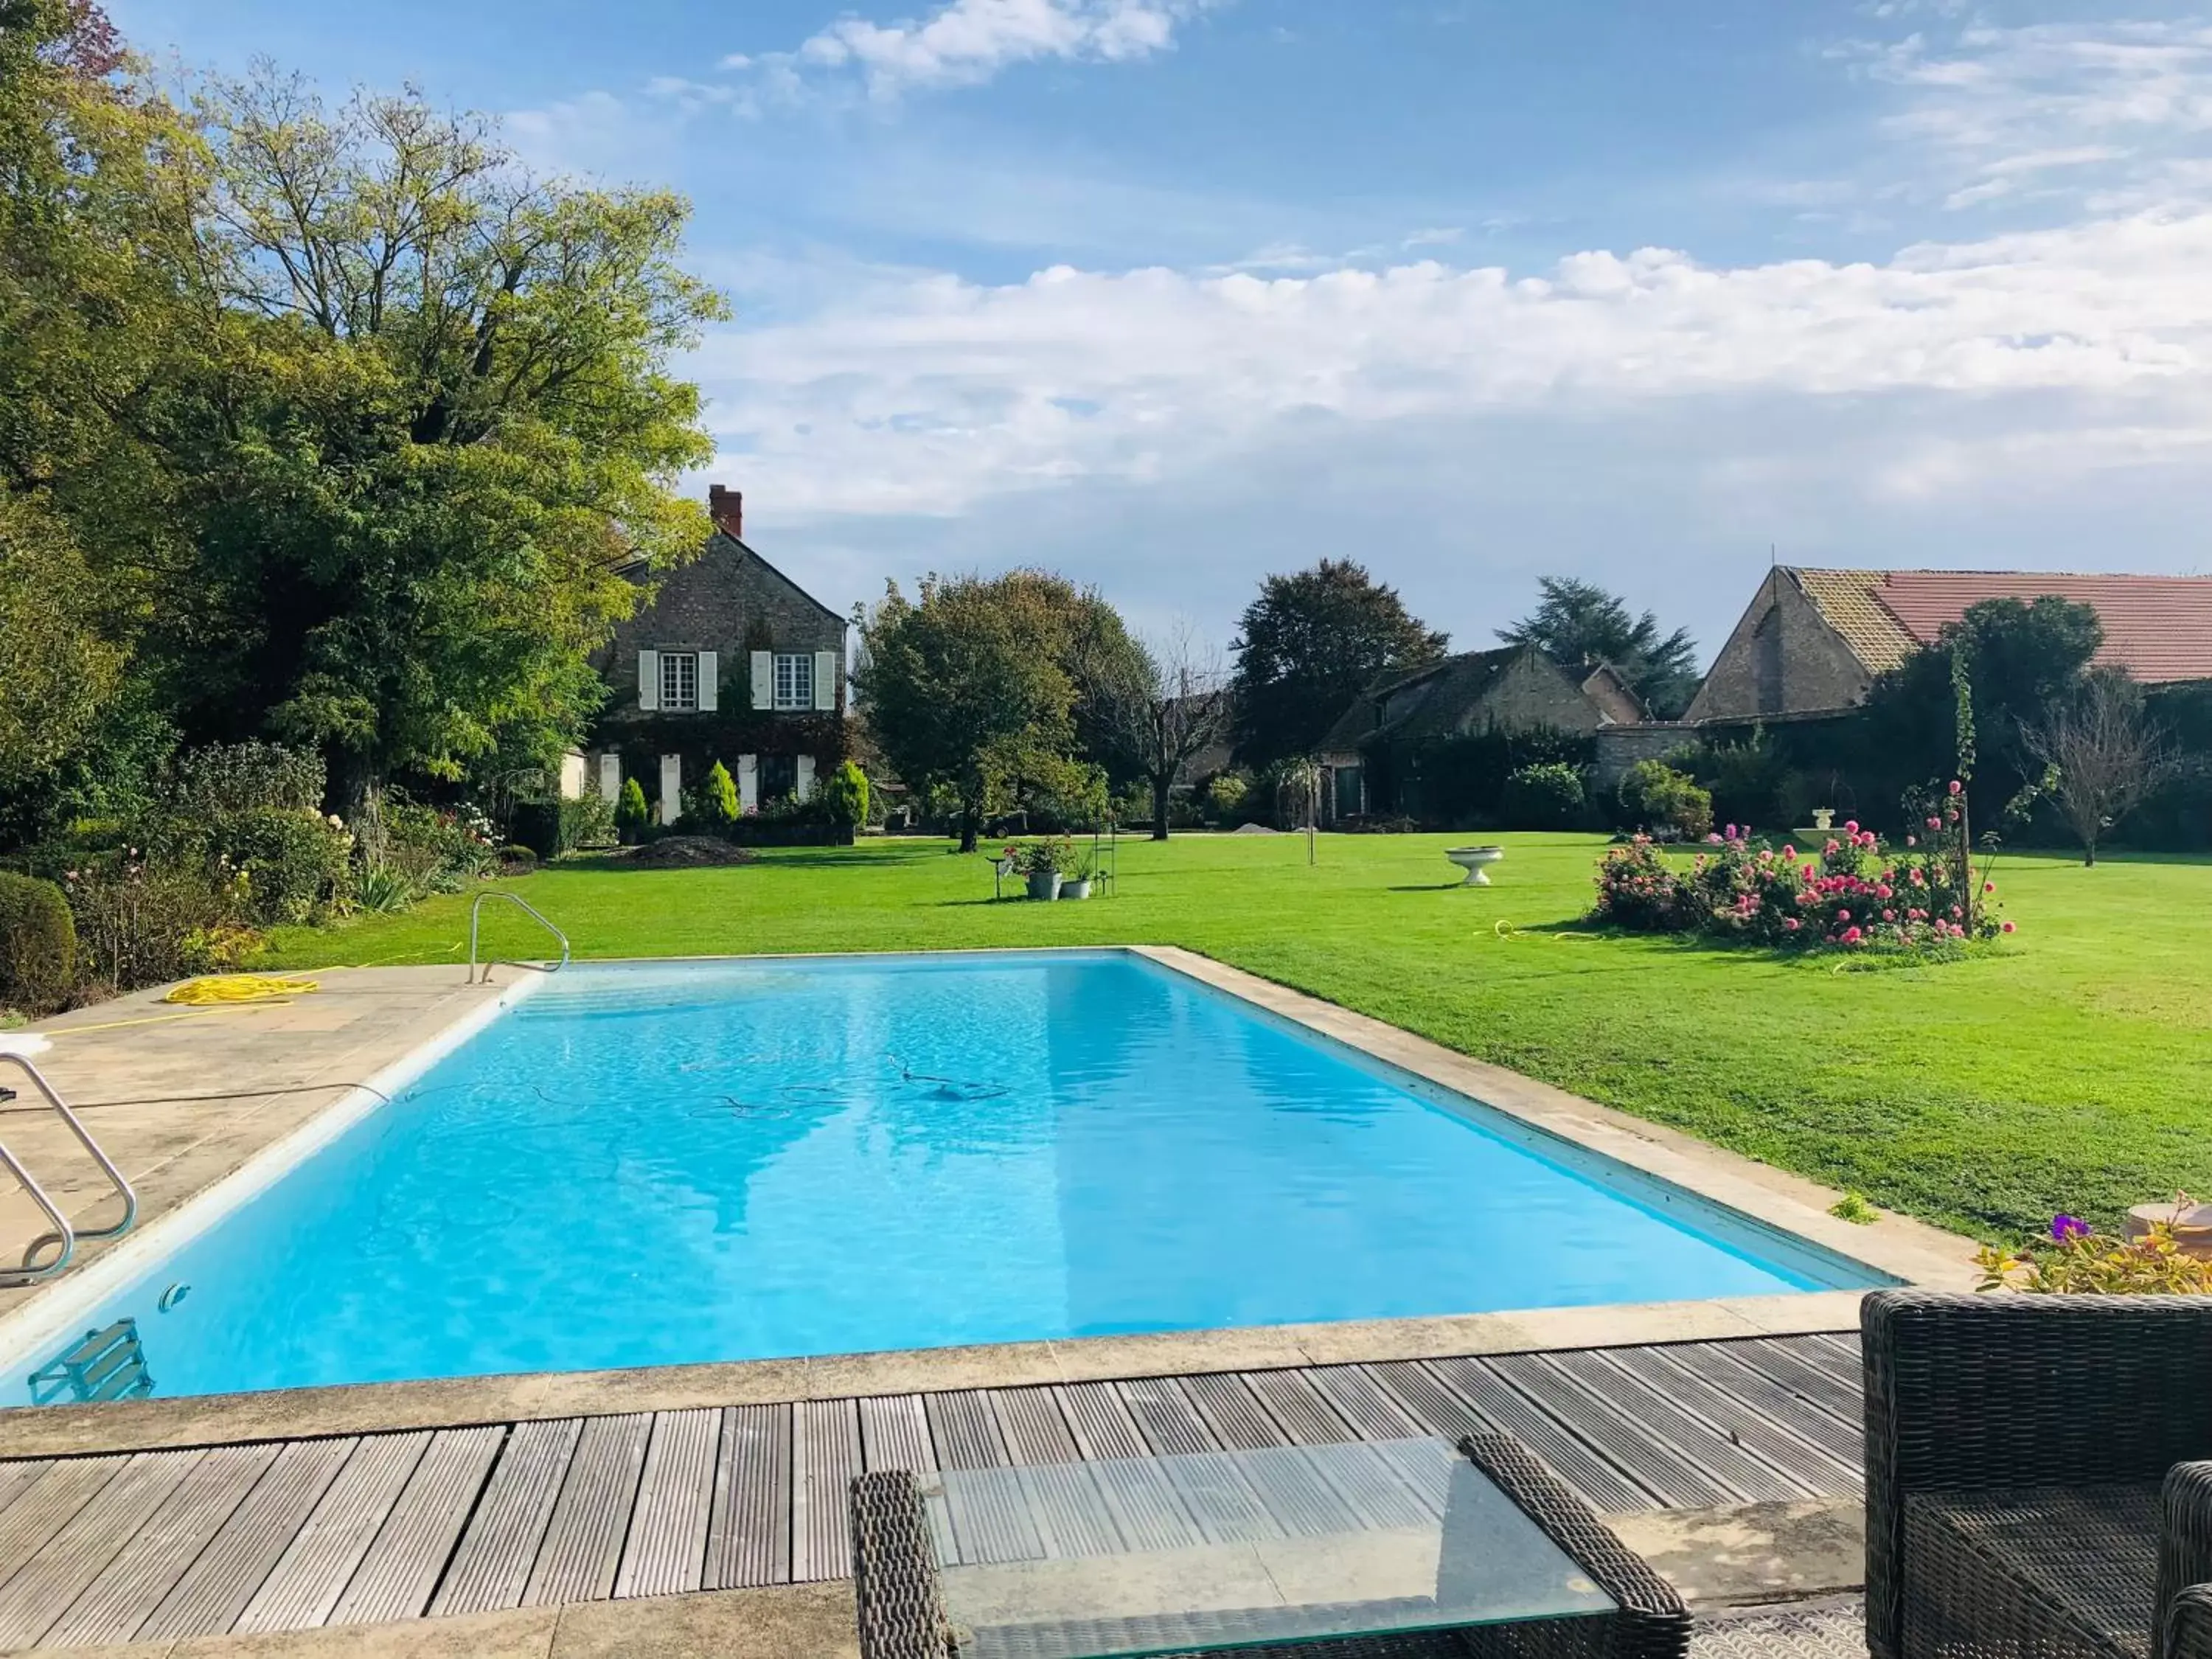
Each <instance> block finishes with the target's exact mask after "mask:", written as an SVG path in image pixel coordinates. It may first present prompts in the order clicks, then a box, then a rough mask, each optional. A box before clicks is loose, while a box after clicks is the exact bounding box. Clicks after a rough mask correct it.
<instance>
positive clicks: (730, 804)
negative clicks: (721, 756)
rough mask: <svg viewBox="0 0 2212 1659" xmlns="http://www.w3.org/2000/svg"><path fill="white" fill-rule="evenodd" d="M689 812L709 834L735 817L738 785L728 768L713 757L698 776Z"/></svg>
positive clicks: (720, 831)
mask: <svg viewBox="0 0 2212 1659" xmlns="http://www.w3.org/2000/svg"><path fill="white" fill-rule="evenodd" d="M691 813H692V816H693V817H696V818H697V819H698V821H699V823H700V825H701V827H702V828H703V829H705V830H706V831H707V832H708V834H709V835H717V836H719V835H721V834H723V833H725V832H726V830H727V829H729V827H730V826H731V825H732V824H733V823H736V822H737V821H738V786H737V783H736V781H735V780H733V779H732V777H731V776H730V769H729V768H728V767H726V766H725V765H723V764H722V763H721V762H720V761H716V762H715V763H714V764H713V765H712V766H710V767H708V769H707V775H706V776H705V777H703V778H702V779H700V780H699V787H698V789H697V790H696V792H695V793H694V794H693V796H692V799H691Z"/></svg>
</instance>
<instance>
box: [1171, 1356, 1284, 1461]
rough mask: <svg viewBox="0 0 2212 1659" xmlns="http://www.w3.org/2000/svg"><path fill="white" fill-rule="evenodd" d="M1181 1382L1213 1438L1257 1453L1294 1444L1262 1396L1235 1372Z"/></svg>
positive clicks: (1219, 1373) (1222, 1372)
mask: <svg viewBox="0 0 2212 1659" xmlns="http://www.w3.org/2000/svg"><path fill="white" fill-rule="evenodd" d="M1182 1391H1183V1393H1184V1394H1186V1395H1188V1396H1189V1397H1190V1402H1191V1404H1192V1405H1193V1406H1194V1407H1197V1409H1198V1414H1199V1415H1200V1417H1202V1418H1204V1419H1206V1427H1208V1428H1209V1429H1211V1430H1212V1431H1213V1437H1214V1438H1215V1439H1216V1440H1218V1441H1219V1442H1220V1443H1222V1444H1223V1445H1225V1446H1229V1447H1232V1448H1235V1447H1242V1448H1243V1449H1247V1450H1257V1449H1260V1448H1261V1447H1265V1446H1286V1445H1289V1444H1290V1443H1291V1437H1289V1436H1288V1435H1286V1434H1285V1433H1284V1432H1283V1427H1282V1425H1281V1424H1279V1423H1278V1422H1276V1421H1275V1419H1273V1418H1272V1417H1270V1416H1269V1415H1268V1414H1267V1411H1266V1410H1265V1409H1264V1408H1263V1407H1261V1404H1260V1401H1259V1397H1258V1396H1257V1395H1255V1394H1254V1393H1253V1392H1252V1390H1251V1389H1249V1388H1247V1387H1246V1386H1245V1385H1244V1379H1243V1377H1241V1376H1237V1374H1236V1373H1235V1372H1233V1371H1218V1372H1215V1373H1213V1374H1212V1375H1210V1376H1187V1377H1184V1378H1182Z"/></svg>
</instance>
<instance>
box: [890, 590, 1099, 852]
mask: <svg viewBox="0 0 2212 1659" xmlns="http://www.w3.org/2000/svg"><path fill="white" fill-rule="evenodd" d="M1079 598H1080V596H1079V595H1078V594H1077V593H1076V592H1075V590H1074V589H1073V587H1071V586H1069V585H1068V584H1067V583H1066V582H1065V581H1063V580H1060V578H1059V577H1056V576H1052V575H1048V574H1044V573H1042V572H1040V571H1034V570H1017V571H1012V572H1010V573H1008V574H1006V575H1003V576H998V577H994V578H989V579H986V578H984V577H981V576H955V577H937V576H931V577H929V578H927V579H926V580H924V581H923V582H922V584H921V591H920V592H919V594H918V595H917V596H916V597H915V599H908V598H907V597H906V596H905V595H904V594H903V593H902V592H900V591H899V589H898V587H897V586H896V584H895V583H894V584H892V585H891V586H890V588H889V589H888V590H887V591H886V592H885V594H884V599H883V600H882V601H881V602H880V603H879V604H878V605H877V606H876V607H875V609H874V610H873V611H871V612H870V613H869V614H868V616H867V617H866V621H865V622H864V623H863V624H862V629H861V635H862V641H863V645H864V650H863V653H862V657H863V661H864V666H863V667H862V668H861V669H860V671H859V675H858V683H859V689H860V693H861V695H862V696H863V697H864V698H865V700H866V717H867V723H868V731H869V735H870V737H871V738H872V741H873V743H874V744H875V746H876V747H877V748H878V750H880V751H881V752H882V754H883V756H884V759H885V760H886V761H887V762H889V763H890V767H891V769H892V770H893V771H895V772H896V773H897V775H898V776H899V778H900V779H901V780H902V781H903V782H905V783H906V784H907V785H908V786H909V787H913V788H916V789H935V788H942V789H945V790H948V791H950V792H951V794H952V796H953V798H954V799H956V800H957V803H958V817H959V829H960V850H961V851H962V852H963V853H968V852H973V851H974V850H975V842H976V838H977V836H979V835H981V831H982V827H983V820H984V819H985V818H986V817H987V816H989V815H990V814H992V813H994V812H998V811H1005V810H1006V809H1007V808H1008V807H1010V806H1012V805H1013V803H1014V801H1015V800H1016V799H1017V798H1018V793H1019V791H1020V788H1021V787H1022V785H1023V784H1024V782H1025V781H1037V780H1041V779H1048V778H1052V777H1055V776H1058V775H1060V774H1061V773H1063V772H1064V770H1065V769H1066V766H1067V764H1068V762H1069V758H1070V757H1071V755H1072V753H1073V750H1074V747H1075V743H1076V721H1075V710H1076V704H1077V687H1076V684H1075V681H1074V679H1073V677H1072V676H1071V675H1070V673H1069V671H1068V663H1069V644H1070V640H1069V626H1068V625H1069V621H1070V618H1071V617H1073V615H1074V614H1075V613H1076V611H1077V608H1078V601H1079Z"/></svg>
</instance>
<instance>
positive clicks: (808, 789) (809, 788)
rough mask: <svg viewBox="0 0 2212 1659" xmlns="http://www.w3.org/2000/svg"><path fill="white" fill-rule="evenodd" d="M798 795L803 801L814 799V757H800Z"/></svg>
mask: <svg viewBox="0 0 2212 1659" xmlns="http://www.w3.org/2000/svg"><path fill="white" fill-rule="evenodd" d="M798 793H799V799H801V800H811V799H813V798H814V757H813V756H811V755H801V756H800V757H799V792H798Z"/></svg>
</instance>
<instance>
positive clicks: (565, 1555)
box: [522, 1412, 653, 1607]
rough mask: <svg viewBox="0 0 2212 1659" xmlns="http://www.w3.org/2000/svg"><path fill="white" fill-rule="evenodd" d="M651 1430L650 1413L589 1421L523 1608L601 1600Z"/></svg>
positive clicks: (609, 1585) (624, 1533)
mask: <svg viewBox="0 0 2212 1659" xmlns="http://www.w3.org/2000/svg"><path fill="white" fill-rule="evenodd" d="M652 1435H653V1415H652V1413H649V1412H629V1413H624V1414H623V1415H622V1416H620V1417H593V1418H587V1419H585V1422H584V1432H583V1435H582V1437H580V1439H579V1440H578V1441H577V1443H576V1455H575V1456H574V1459H573V1460H571V1462H569V1465H568V1476H567V1478H566V1479H565V1480H562V1483H561V1497H560V1499H559V1501H558V1502H556V1504H554V1505H553V1518H552V1520H551V1521H550V1522H547V1523H546V1528H545V1538H544V1542H543V1543H542V1544H540V1545H539V1546H538V1559H537V1560H536V1561H534V1562H533V1563H532V1565H531V1568H530V1581H529V1583H526V1584H525V1585H524V1586H523V1589H522V1605H523V1606H525V1607H558V1606H560V1605H561V1604H562V1603H563V1602H568V1601H605V1600H606V1599H607V1597H608V1595H611V1593H612V1592H613V1589H614V1587H615V1570H616V1568H617V1567H618V1566H619V1565H621V1562H622V1547H623V1539H624V1538H626V1537H628V1536H629V1517H630V1511H631V1509H632V1508H633V1506H634V1505H635V1502H636V1499H637V1483H638V1480H639V1478H640V1477H641V1475H642V1474H644V1473H645V1447H646V1443H647V1440H649V1439H650V1438H651V1437H652Z"/></svg>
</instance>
